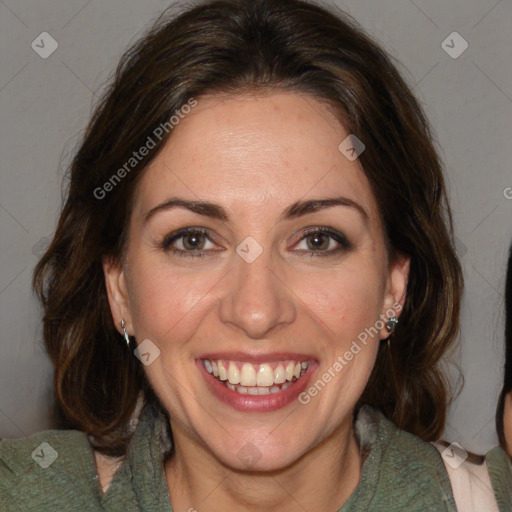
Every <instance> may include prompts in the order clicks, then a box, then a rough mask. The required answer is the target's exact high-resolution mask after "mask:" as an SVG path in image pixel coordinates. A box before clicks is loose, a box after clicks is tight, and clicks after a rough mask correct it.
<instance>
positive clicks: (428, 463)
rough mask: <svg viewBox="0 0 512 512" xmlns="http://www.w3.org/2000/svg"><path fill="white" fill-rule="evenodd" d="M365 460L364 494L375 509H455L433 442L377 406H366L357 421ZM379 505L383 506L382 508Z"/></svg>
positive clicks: (442, 466)
mask: <svg viewBox="0 0 512 512" xmlns="http://www.w3.org/2000/svg"><path fill="white" fill-rule="evenodd" d="M355 429H356V432H357V436H358V440H359V443H360V446H361V449H362V452H363V454H364V453H365V452H366V454H367V455H366V460H365V462H364V466H363V475H362V476H363V478H365V479H366V480H367V482H368V484H367V489H366V488H365V494H367V495H368V496H369V497H368V498H367V499H368V505H369V506H370V505H371V506H370V508H371V507H375V506H377V504H378V506H377V508H375V510H395V511H405V510H407V511H416V510H418V511H419V510H437V511H439V512H440V511H446V512H448V511H450V512H451V511H455V510H456V508H455V501H454V497H453V493H452V491H451V485H450V480H449V478H448V475H447V473H446V470H445V468H444V464H443V462H442V459H441V456H440V454H439V452H438V451H437V450H436V448H434V447H433V446H432V445H431V444H430V443H428V442H426V441H423V440H422V439H420V438H419V437H417V436H415V435H413V434H411V433H409V432H406V431H404V430H401V429H399V428H398V427H396V425H394V424H393V422H391V421H390V420H389V419H387V418H386V417H385V416H384V415H383V414H382V413H381V412H380V411H379V410H378V409H375V408H373V407H370V406H368V405H365V406H363V407H362V408H361V410H360V411H359V413H358V416H357V421H356V424H355ZM379 507H380V508H379Z"/></svg>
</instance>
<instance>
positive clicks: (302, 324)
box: [0, 0, 512, 512]
mask: <svg viewBox="0 0 512 512" xmlns="http://www.w3.org/2000/svg"><path fill="white" fill-rule="evenodd" d="M431 138H432V137H431V134H430V131H429V128H428V124H427V121H426V120H425V118H424V116H423V113H422V110H421V108H420V106H419V105H418V103H417V101H416V100H415V99H414V97H413V95H412V94H411V92H410V90H409V89H408V88H407V86H406V85H405V83H404V81H403V80H402V78H401V77H400V76H399V74H398V73H397V71H396V69H395V68H394V67H393V65H392V64H391V62H390V60H389V58H388V57H387V56H386V55H385V53H384V52H383V51H382V50H381V49H379V48H378V47H377V46H376V45H375V43H373V42H372V41H371V40H370V39H368V37H367V36H365V35H364V34H363V33H362V32H361V31H360V30H359V29H358V28H357V27H356V25H355V24H353V23H352V22H351V21H349V20H348V19H341V18H339V17H337V16H335V15H333V14H331V13H330V12H328V11H327V10H325V9H322V8H320V7H317V6H315V5H313V4H309V3H305V2H301V1H296V0H293V1H274V0H258V1H240V0H227V1H213V2H207V3H203V4H200V5H198V6H196V7H194V8H191V9H189V10H188V11H187V12H185V13H183V14H182V15H180V16H178V17H176V18H173V19H171V20H168V19H166V18H162V19H161V20H160V21H159V23H157V25H156V26H155V28H154V29H153V30H152V31H151V32H150V33H149V34H148V35H147V36H146V37H145V38H144V39H142V40H141V41H140V42H139V43H138V44H136V45H135V47H134V48H132V49H131V50H130V51H129V52H128V53H127V54H126V55H125V57H124V58H123V59H122V62H121V64H120V66H119V68H118V71H117V73H116V76H115V79H114V81H113V84H112V87H111V88H110V90H109V91H108V93H107V94H106V96H105V99H104V101H103V102H102V103H101V105H99V107H98V109H97V111H96V113H95V115H94V116H93V119H92V121H91V123H90V125H89V128H88V130H87V132H86V134H85V138H84V141H83V144H82V146H81V147H80V149H79V151H78V153H77V155H76V157H75V159H74V161H73V163H72V167H71V176H70V188H69V193H68V196H67V202H66V204H65V206H64V208H63V210H62V213H61V216H60V220H59V224H58V227H57V231H56V234H55V237H54V239H53V242H52V244H51V246H50V247H49V249H48V251H47V253H46V254H45V255H44V257H43V258H42V260H41V261H40V263H39V265H38V267H37V268H36V270H35V275H34V285H35V288H36V290H37V291H38V293H39V295H40V297H41V300H42V303H43V306H44V308H45V315H44V319H43V321H44V326H45V328H44V336H45V343H46V346H47V349H48V352H49V354H50V357H51V358H52V361H53V363H54V365H55V393H56V397H57V399H58V402H59V404H60V406H61V408H62V411H63V414H64V415H65V417H66V419H67V425H68V427H69V428H70V429H73V430H67V431H62V432H43V433H40V434H37V435H36V436H33V437H31V438H30V439H28V440H20V441H6V442H3V443H2V445H0V454H1V458H2V462H3V465H4V469H2V471H3V473H2V485H3V495H2V496H3V498H2V499H3V502H2V501H0V503H2V504H4V503H5V505H4V508H7V509H9V510H10V509H14V510H16V507H19V508H20V509H22V510H23V509H25V508H30V507H36V506H37V507H38V510H50V509H51V510H61V509H62V510H64V509H65V510H70V509H73V510H129V511H130V510H167V511H169V510H174V511H175V512H178V511H179V512H181V511H189V512H191V511H193V510H197V511H199V512H202V511H218V510H223V511H225V510H238V511H243V510H247V511H249V510H251V511H253V510H280V511H284V512H288V511H296V510H314V511H320V512H323V511H333V510H342V511H343V512H346V511H356V510H386V511H388V510H393V511H396V510H404V511H405V510H407V511H414V510H437V511H439V510H446V511H454V510H455V502H454V496H453V494H452V491H451V486H450V480H449V477H448V475H447V472H446V469H445V466H444V464H443V459H442V457H441V456H440V455H439V453H438V452H437V451H436V449H435V448H434V447H433V446H432V445H431V444H429V443H427V442H426V441H434V440H436V439H437V438H438V437H439V436H440V435H441V433H442V431H443V427H444V423H445V417H446V407H447V401H448V398H449V392H448V388H447V385H446V383H445V380H444V376H443V374H442V372H441V371H440V370H439V369H438V368H437V363H438V361H439V360H440V359H441V357H442V355H443V353H444V352H445V351H446V350H447V349H448V348H449V347H450V346H451V345H452V343H453V341H454V338H455V336H456V334H457V330H458V325H459V307H460V295H461V290H462V275H461V269H460V266H459V263H458V261H457V258H456V256H455V253H454V250H453V246H452V243H451V238H450V230H451V217H450V211H449V209H448V205H447V204H446V197H445V187H444V181H443V175H442V171H441V166H440V163H439V160H438V156H437V154H436V152H435V150H434V147H433V144H432V141H431ZM45 443H46V444H45ZM92 449H94V453H93V451H92ZM489 471H490V473H491V477H492V478H493V481H492V485H493V487H494V491H495V495H496V501H497V502H498V503H499V505H500V507H501V508H500V510H505V509H506V507H507V506H508V504H509V501H507V500H508V495H507V489H506V480H505V478H509V477H510V475H511V474H512V473H511V468H510V465H509V463H508V461H507V459H506V457H505V454H504V453H503V452H501V451H500V452H499V453H497V455H496V457H494V458H493V460H492V463H491V464H490V468H489ZM496 474H497V475H498V476H497V477H493V475H496ZM500 475H503V477H501V476H500ZM171 507H172V508H171Z"/></svg>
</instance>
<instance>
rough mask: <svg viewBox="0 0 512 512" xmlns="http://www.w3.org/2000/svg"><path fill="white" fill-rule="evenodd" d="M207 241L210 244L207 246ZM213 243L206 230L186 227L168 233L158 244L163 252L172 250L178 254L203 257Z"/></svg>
mask: <svg viewBox="0 0 512 512" xmlns="http://www.w3.org/2000/svg"><path fill="white" fill-rule="evenodd" d="M208 243H210V244H211V246H207V244H208ZM213 245H214V244H213V243H212V241H211V240H210V237H209V236H208V234H207V231H206V230H203V229H200V228H186V229H181V230H179V231H177V232H176V233H171V234H170V235H168V236H167V237H166V238H165V239H164V240H163V242H162V243H161V245H160V246H161V249H162V250H164V251H165V252H173V253H174V254H176V255H178V256H184V257H203V256H206V252H210V251H209V249H212V248H213ZM201 251H205V252H201Z"/></svg>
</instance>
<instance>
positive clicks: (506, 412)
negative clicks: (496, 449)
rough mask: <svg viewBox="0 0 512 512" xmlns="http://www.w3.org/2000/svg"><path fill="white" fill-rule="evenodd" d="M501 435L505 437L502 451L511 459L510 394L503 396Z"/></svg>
mask: <svg viewBox="0 0 512 512" xmlns="http://www.w3.org/2000/svg"><path fill="white" fill-rule="evenodd" d="M503 434H504V436H505V446H504V449H505V451H506V452H507V453H508V455H509V456H510V457H512V393H508V395H506V396H505V401H504V407H503Z"/></svg>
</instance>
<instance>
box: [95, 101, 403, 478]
mask: <svg viewBox="0 0 512 512" xmlns="http://www.w3.org/2000/svg"><path fill="white" fill-rule="evenodd" d="M348 135H349V133H347V132H346V131H345V130H344V128H343V127H342V126H341V125H340V124H339V122H338V121H337V120H336V118H335V117H334V116H333V115H332V114H331V113H330V112H329V110H328V109H327V108H326V107H325V106H324V105H323V104H321V103H319V102H318V101H316V100H315V99H313V98H312V97H309V96H302V95H299V94H294V93H279V94H272V95H269V96H259V97H255V96H250V95H244V96H237V97H233V96H231V97H229V96H223V97H221V96H210V97H204V98H201V99H200V100H199V101H198V104H197V106H196V107H195V108H193V109H192V111H191V112H190V113H189V114H188V115H187V116H186V117H184V119H181V120H180V122H179V124H178V125H177V126H176V127H175V128H174V130H173V133H172V137H171V138H170V139H169V141H168V142H167V144H166V145H165V147H164V148H163V150H162V151H161V152H160V153H159V154H158V156H157V157H156V158H155V159H154V160H153V162H152V164H151V165H150V167H148V169H147V170H146V172H145V174H144V175H143V176H142V178H141V181H140V183H139V185H138V188H137V191H136V195H135V197H134V208H133V212H132V217H131V220H130V232H129V242H128V247H127V259H126V263H125V265H124V267H123V268H122V269H121V268H117V267H112V266H109V264H108V263H105V265H104V268H105V273H106V278H107V286H108V291H109V299H110V304H111V309H112V313H113V316H114V320H115V322H116V325H118V326H119V325H120V323H121V318H124V320H125V323H126V326H127V331H128V332H129V334H130V335H135V336H136V339H137V343H138V344H140V343H141V342H143V341H144V344H143V345H142V348H141V352H142V353H143V354H144V355H143V356H142V359H143V362H145V363H149V364H146V365H145V366H144V368H145V371H146V372H147V376H148V378H149V380H150V382H151V384H152V386H153V388H154V390H155V392H156V394H157V395H158V396H159V398H160V400H161V401H162V403H163V404H164V406H165V407H166V409H167V410H168V412H169V414H170V418H171V425H172V428H173V433H174V436H175V440H176V442H177V444H178V445H179V443H180V442H185V443H192V445H194V446H195V447H196V448H198V449H199V450H200V451H202V453H203V456H205V457H214V458H215V459H216V460H218V461H221V462H222V463H223V464H226V465H227V466H229V467H232V468H238V469H244V468H247V467H248V465H250V466H251V469H253V470H267V471H268V470H272V469H278V468H282V467H285V466H287V465H289V464H291V463H293V462H294V461H296V460H298V459H299V458H300V457H301V456H302V455H304V454H305V453H308V452H310V451H311V450H313V448H315V447H317V446H319V445H320V444H321V443H322V442H323V441H325V440H326V439H328V438H329V439H333V437H332V436H337V435H345V434H346V435H348V433H349V432H350V429H351V422H352V417H351V413H352V410H353V408H354V405H355V403H356V402H357V400H358V399H359V397H360V396H361V394H362V392H363V390H364V388H365V385H366V383H367V380H368V378H369V376H370V373H371V371H372V367H373V365H374V362H375V358H376V355H377V350H378V347H379V339H380V338H385V337H387V335H388V333H387V331H386V330H385V328H383V322H382V321H379V320H381V315H386V314H387V316H389V315H390V311H389V310H390V308H392V307H393V306H394V309H395V311H398V310H399V309H400V306H401V305H402V304H403V299H404V293H405V287H406V280H407V273H408V261H407V260H400V261H399V262H398V263H397V264H395V265H393V266H390V265H389V263H388V259H387V254H386V250H385V246H384V239H383V231H382V229H383V228H382V225H381V224H380V221H379V215H378V209H377V204H376V202H375V199H374V197H373V195H372V193H371V190H370V187H369V183H368V181H367V179H366V177H365V175H364V173H363V171H362V170H361V167H360V165H359V163H358V160H357V159H356V160H354V159H353V158H351V159H349V158H347V156H345V154H347V155H349V156H352V155H351V152H350V151H349V152H348V153H345V154H343V153H342V152H341V151H340V149H339V146H340V144H341V143H342V141H343V140H344V139H345V138H346V137H347V136H348ZM363 142H364V141H363ZM171 200H172V201H177V200H179V201H180V202H182V203H181V204H182V206H179V205H178V206H176V204H175V203H171V202H170V201H171ZM326 200H336V201H332V202H331V203H326V202H324V201H326ZM316 201H320V203H317V204H316V206H315V202H316ZM203 203H205V204H203ZM173 204H174V205H173ZM185 204H190V207H185V206H184V205H185ZM185 228H188V229H190V232H189V233H188V234H183V233H181V234H178V233H179V232H181V230H183V229H185ZM198 231H199V232H198ZM174 251H176V252H174ZM397 316H398V315H397ZM365 329H368V331H366V332H365ZM370 329H371V330H370ZM377 331H378V332H377ZM368 333H370V334H368ZM145 340H149V341H145ZM158 351H159V352H158ZM210 372H211V373H210ZM212 373H215V374H217V375H218V377H216V376H215V375H212ZM297 375H299V378H298V379H297V380H295V378H296V376H297ZM226 378H228V379H229V380H228V381H226V380H225V379H226ZM228 382H229V385H228ZM315 383H316V386H315ZM310 390H312V391H310ZM315 390H316V392H315Z"/></svg>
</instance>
